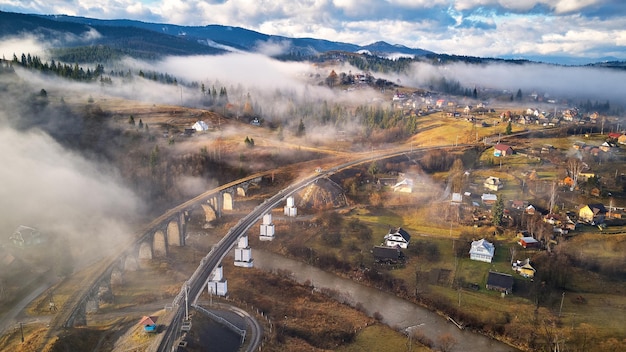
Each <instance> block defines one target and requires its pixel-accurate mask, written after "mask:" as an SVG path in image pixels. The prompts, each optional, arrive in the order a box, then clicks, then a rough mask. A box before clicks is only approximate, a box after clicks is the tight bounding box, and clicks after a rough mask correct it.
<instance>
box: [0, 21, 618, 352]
mask: <svg viewBox="0 0 626 352" xmlns="http://www.w3.org/2000/svg"><path fill="white" fill-rule="evenodd" d="M0 19H1V20H2V22H3V24H1V25H0V48H9V49H10V50H12V51H13V52H11V53H10V54H5V55H4V56H3V57H2V59H1V60H0V92H1V95H0V150H1V151H2V153H0V158H2V164H3V165H4V167H3V168H2V170H1V171H0V180H2V182H3V186H2V188H1V189H2V190H1V191H0V196H1V198H2V200H3V204H4V206H3V212H2V216H0V226H1V228H2V229H3V231H2V233H3V235H2V237H1V238H0V265H1V266H2V270H0V331H1V332H2V335H1V336H0V349H2V350H12V351H50V352H56V351H148V350H149V351H152V350H155V351H156V350H158V351H162V350H163V351H165V350H175V349H173V348H178V349H177V350H179V351H203V350H206V346H207V345H208V344H214V345H212V346H215V347H216V348H218V349H219V350H223V351H230V350H232V351H237V350H239V349H240V348H241V349H242V350H263V351H286V350H288V351H327V350H333V351H335V350H336V351H344V352H347V351H383V350H386V351H411V350H416V351H484V350H486V349H490V350H494V351H564V352H565V351H573V352H583V351H620V350H625V349H626V329H625V326H624V324H623V321H621V320H620V319H618V318H617V317H621V316H623V315H624V313H625V312H624V311H625V310H626V294H625V293H626V269H625V268H626V257H624V251H625V250H626V220H625V219H626V210H625V209H626V167H625V165H626V133H625V131H626V120H625V119H624V114H625V110H624V108H625V107H626V101H625V100H624V97H623V88H624V83H623V82H626V71H625V70H624V65H623V63H620V62H603V63H598V64H595V65H585V66H565V65H552V64H545V63H539V62H533V61H528V60H503V59H494V58H480V57H471V56H461V55H446V54H436V53H432V52H427V51H423V52H416V53H413V54H412V55H405V56H402V57H400V58H390V57H388V56H385V55H384V53H382V52H378V53H377V52H361V51H358V52H357V51H351V50H345V49H342V47H341V46H340V45H339V44H337V47H336V48H330V49H329V50H314V51H312V50H310V49H311V48H312V46H297V45H295V44H294V45H293V46H292V47H290V48H283V49H284V50H282V51H281V52H280V53H279V54H276V55H270V56H268V55H264V54H261V53H258V52H255V51H254V50H252V49H251V48H250V47H246V45H247V44H246V43H248V42H251V41H252V40H251V39H250V38H248V37H247V36H252V35H253V34H251V33H247V32H246V33H243V32H242V33H240V34H239V37H238V38H239V39H238V40H240V42H237V41H236V40H237V39H236V38H235V37H233V38H231V39H230V41H228V40H222V41H219V42H218V41H216V42H215V43H217V44H219V46H211V45H206V44H203V43H204V42H203V41H201V40H199V39H198V38H196V37H193V36H192V35H191V34H190V35H189V38H187V37H185V36H180V35H169V34H165V33H163V32H159V31H158V30H154V29H153V28H152V27H151V24H147V23H144V24H141V25H139V24H127V25H125V26H121V25H120V26H117V25H114V24H102V23H99V22H96V21H94V23H93V24H92V23H83V21H84V20H83V19H81V18H75V19H73V20H67V19H64V18H63V17H59V18H53V17H50V16H36V15H21V14H10V13H5V12H0ZM133 26H136V27H133ZM192 29H193V28H189V30H190V33H194V32H192V31H191V30H192ZM196 30H198V31H199V30H200V29H197V28H196ZM25 33H27V34H25ZM62 38H64V39H62ZM244 39H245V40H244ZM259 40H260V39H259ZM51 43H52V44H51ZM255 43H256V44H255V45H258V41H255ZM294 43H295V41H294ZM265 44H266V45H268V46H269V45H275V44H276V43H274V42H271V41H269V39H268V41H267V42H266V43H265ZM322 44H324V45H329V44H328V43H322ZM322 44H316V45H320V46H321V45H322ZM310 45H313V44H310ZM224 47H230V48H231V50H232V51H228V50H224ZM3 52H4V53H6V52H7V51H6V50H5V49H3ZM264 207H267V209H265V208H264ZM261 210H263V211H261ZM259 228H260V234H259ZM237 231H241V232H240V233H239V232H237ZM220 251H223V255H221V256H220V255H219V254H221V253H222V252H220ZM253 259H254V260H253ZM195 293H197V295H196V296H195V297H194V294H195ZM244 317H245V318H244ZM223 321H226V323H224V322H223ZM251 322H254V323H251ZM233 327H234V328H233Z"/></svg>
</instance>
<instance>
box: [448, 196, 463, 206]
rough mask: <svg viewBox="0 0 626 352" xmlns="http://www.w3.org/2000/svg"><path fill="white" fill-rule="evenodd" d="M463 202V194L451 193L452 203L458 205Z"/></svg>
mask: <svg viewBox="0 0 626 352" xmlns="http://www.w3.org/2000/svg"><path fill="white" fill-rule="evenodd" d="M462 202H463V195H462V194H461V193H452V200H451V201H450V203H451V204H452V205H460V204H461V203H462Z"/></svg>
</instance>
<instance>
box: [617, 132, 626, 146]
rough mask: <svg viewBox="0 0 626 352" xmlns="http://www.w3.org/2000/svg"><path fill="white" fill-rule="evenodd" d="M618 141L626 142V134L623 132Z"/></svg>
mask: <svg viewBox="0 0 626 352" xmlns="http://www.w3.org/2000/svg"><path fill="white" fill-rule="evenodd" d="M617 143H619V144H626V134H622V135H621V136H619V137H617Z"/></svg>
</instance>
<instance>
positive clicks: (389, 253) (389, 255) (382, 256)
mask: <svg viewBox="0 0 626 352" xmlns="http://www.w3.org/2000/svg"><path fill="white" fill-rule="evenodd" d="M372 254H373V255H374V260H375V261H376V262H377V263H387V264H396V263H398V262H403V261H404V259H405V257H404V253H402V251H401V250H400V248H398V247H386V246H375V247H374V248H372Z"/></svg>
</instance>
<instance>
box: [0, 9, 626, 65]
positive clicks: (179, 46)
mask: <svg viewBox="0 0 626 352" xmlns="http://www.w3.org/2000/svg"><path fill="white" fill-rule="evenodd" d="M92 29H95V30H96V31H97V32H98V33H99V34H101V35H102V36H101V37H100V38H90V39H82V40H81V39H80V36H81V34H85V33H88V32H89V31H90V30H92ZM62 32H67V33H71V34H73V35H74V36H76V37H77V38H78V39H76V38H75V40H74V41H73V42H67V41H66V42H59V41H58V39H57V38H56V37H61V36H59V35H58V34H59V33H62ZM24 33H31V34H36V35H38V36H41V37H42V38H43V39H45V40H49V41H51V42H59V43H57V45H59V46H61V45H65V46H67V47H76V46H81V45H107V46H110V47H112V48H113V49H116V50H118V51H119V52H120V53H122V54H125V55H130V56H133V57H139V58H158V57H162V56H164V55H202V54H208V55H217V54H223V53H226V52H229V51H247V52H257V51H259V50H260V48H261V47H262V46H264V45H266V44H276V45H277V46H279V47H281V48H282V50H283V52H282V55H283V56H284V57H287V56H288V57H289V59H295V58H298V57H300V58H302V57H311V56H316V55H319V54H323V53H327V52H332V51H343V52H350V53H367V54H369V55H372V56H380V57H383V58H394V57H397V56H412V57H414V58H415V57H433V56H435V57H448V58H449V57H456V58H461V60H462V58H466V60H464V61H466V62H471V63H477V62H481V61H486V62H488V61H493V60H502V61H511V62H516V63H519V62H534V63H546V64H557V65H566V66H582V65H585V66H598V67H613V68H620V69H621V68H623V67H624V66H626V62H624V61H620V60H619V59H616V58H613V57H607V58H598V59H597V60H596V61H592V60H590V59H584V58H574V57H556V56H555V57H549V56H546V57H536V56H529V57H513V56H510V55H509V56H507V55H504V56H501V57H473V56H465V55H455V54H445V53H435V52H432V51H429V50H426V49H421V48H409V47H407V46H404V45H400V44H390V43H387V42H384V41H377V42H373V43H370V44H367V45H357V44H351V43H344V42H335V41H330V40H326V39H316V38H290V37H284V36H279V35H270V34H264V33H261V32H257V31H254V30H250V29H245V28H242V27H236V26H227V25H219V24H208V25H205V26H183V25H176V24H167V23H155V22H144V21H139V20H131V19H109V20H105V19H96V18H89V17H79V16H69V15H39V14H21V13H15V12H4V11H0V37H2V36H7V35H13V36H18V35H22V34H24ZM272 56H275V57H280V56H281V54H278V53H274V54H273V55H272ZM607 63H609V64H607Z"/></svg>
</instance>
